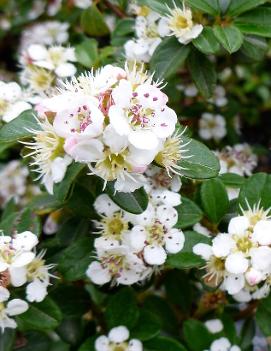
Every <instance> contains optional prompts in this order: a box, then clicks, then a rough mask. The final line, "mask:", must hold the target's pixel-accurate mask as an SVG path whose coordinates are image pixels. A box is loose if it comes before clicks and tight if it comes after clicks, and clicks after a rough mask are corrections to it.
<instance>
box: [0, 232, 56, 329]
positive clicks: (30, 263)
mask: <svg viewBox="0 0 271 351" xmlns="http://www.w3.org/2000/svg"><path fill="white" fill-rule="evenodd" d="M37 244H38V238H37V236H36V235H35V234H33V233H32V232H29V231H25V232H22V233H17V234H15V235H14V236H12V237H11V236H5V235H1V236H0V327H1V329H2V331H3V330H4V329H5V328H16V322H15V321H14V320H13V319H11V318H10V317H11V316H15V315H17V314H20V313H23V312H25V311H26V310H27V309H28V303H27V302H25V301H24V300H21V299H14V300H10V301H8V300H9V298H10V292H9V289H12V288H17V287H22V286H25V285H26V287H25V291H26V299H27V300H28V301H29V302H41V301H42V300H44V298H45V297H46V295H47V288H48V286H49V284H50V281H49V280H50V277H53V275H52V274H50V273H49V270H50V269H51V268H53V265H46V264H45V261H44V259H43V256H44V253H45V252H44V251H41V252H40V253H39V254H36V253H35V250H34V249H35V246H36V245H37ZM7 301H8V302H7Z"/></svg>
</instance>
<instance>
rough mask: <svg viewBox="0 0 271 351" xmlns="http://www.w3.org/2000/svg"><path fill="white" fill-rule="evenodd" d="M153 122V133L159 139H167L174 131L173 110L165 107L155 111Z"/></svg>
mask: <svg viewBox="0 0 271 351" xmlns="http://www.w3.org/2000/svg"><path fill="white" fill-rule="evenodd" d="M154 122H155V126H154V128H153V131H154V133H155V134H156V135H157V136H158V137H159V138H167V137H169V136H170V135H171V134H172V133H173V132H174V130H175V125H176V122H177V115H176V113H175V111H174V110H172V109H171V108H169V107H167V106H165V107H164V108H163V109H162V110H159V111H155V117H154Z"/></svg>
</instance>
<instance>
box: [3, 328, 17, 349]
mask: <svg viewBox="0 0 271 351" xmlns="http://www.w3.org/2000/svg"><path fill="white" fill-rule="evenodd" d="M14 340H15V330H13V329H5V331H4V333H3V334H1V337H0V351H12V350H13V343H14Z"/></svg>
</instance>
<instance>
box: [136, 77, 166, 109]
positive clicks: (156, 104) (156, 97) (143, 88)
mask: <svg viewBox="0 0 271 351" xmlns="http://www.w3.org/2000/svg"><path fill="white" fill-rule="evenodd" d="M135 93H136V94H137V97H136V98H137V99H138V101H139V103H140V105H141V106H142V107H143V108H151V109H154V110H156V111H155V112H157V111H158V110H161V109H162V108H164V107H166V106H165V105H166V104H167V102H168V97H167V95H166V94H164V93H163V92H162V91H161V90H160V89H159V88H157V87H155V86H154V85H151V84H140V85H139V86H138V87H137V88H136V90H135ZM155 114H156V113H155Z"/></svg>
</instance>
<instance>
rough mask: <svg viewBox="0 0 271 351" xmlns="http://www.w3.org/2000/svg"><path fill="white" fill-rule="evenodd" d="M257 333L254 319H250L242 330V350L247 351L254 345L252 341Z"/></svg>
mask: <svg viewBox="0 0 271 351" xmlns="http://www.w3.org/2000/svg"><path fill="white" fill-rule="evenodd" d="M255 333H256V325H255V321H254V318H249V319H247V320H246V321H245V323H244V325H243V327H242V330H241V336H240V337H241V344H240V346H241V349H242V350H246V349H247V348H248V347H250V346H251V345H252V339H253V337H254V335H255Z"/></svg>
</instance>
